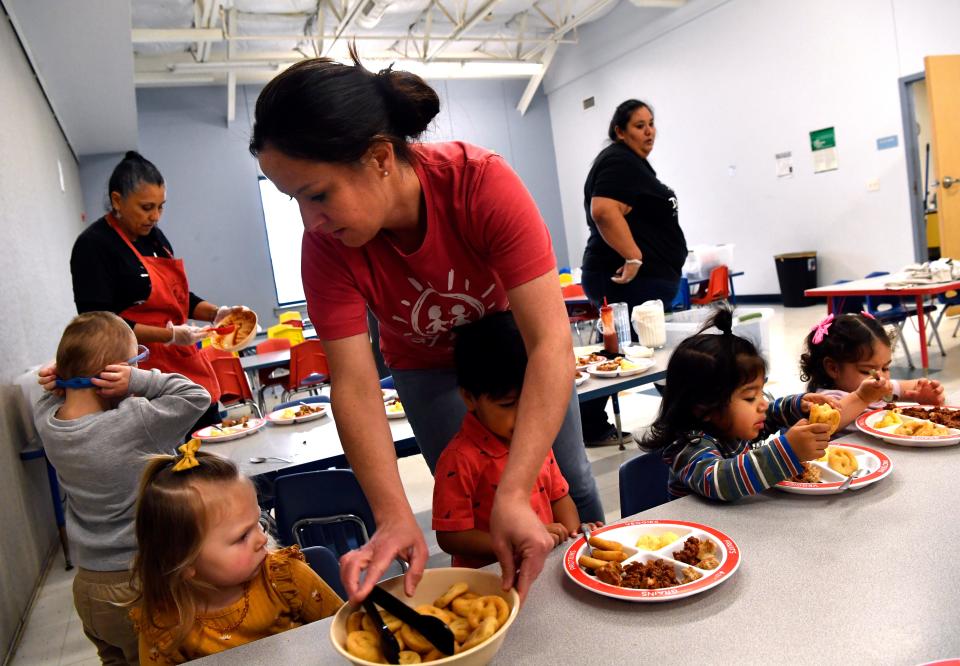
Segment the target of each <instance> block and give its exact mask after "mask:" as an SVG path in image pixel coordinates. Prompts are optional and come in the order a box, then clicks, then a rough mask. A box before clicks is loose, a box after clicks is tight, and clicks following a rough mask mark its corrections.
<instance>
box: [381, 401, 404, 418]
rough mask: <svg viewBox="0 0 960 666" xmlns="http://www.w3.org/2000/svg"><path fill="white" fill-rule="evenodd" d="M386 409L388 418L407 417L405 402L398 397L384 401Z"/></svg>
mask: <svg viewBox="0 0 960 666" xmlns="http://www.w3.org/2000/svg"><path fill="white" fill-rule="evenodd" d="M383 407H384V409H386V410H387V418H388V419H405V418H407V414H406V412H404V411H403V404H401V402H400V400H399V399H397V398H392V399H390V400H387V401H386V402H384V403H383Z"/></svg>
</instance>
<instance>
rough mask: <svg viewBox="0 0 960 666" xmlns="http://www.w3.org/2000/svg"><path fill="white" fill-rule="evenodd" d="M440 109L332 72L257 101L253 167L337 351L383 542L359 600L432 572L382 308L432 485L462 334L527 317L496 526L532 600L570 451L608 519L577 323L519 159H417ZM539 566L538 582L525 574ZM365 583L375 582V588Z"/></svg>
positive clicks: (351, 446) (357, 589) (354, 73)
mask: <svg viewBox="0 0 960 666" xmlns="http://www.w3.org/2000/svg"><path fill="white" fill-rule="evenodd" d="M439 109H440V103H439V99H438V97H437V94H436V92H434V90H433V89H432V88H430V87H429V86H428V85H427V84H426V83H425V82H424V81H423V79H421V78H420V77H418V76H415V75H413V74H410V73H408V72H401V71H392V69H387V70H383V71H381V72H379V73H378V74H374V73H372V72H369V71H367V70H366V69H364V68H363V67H362V66H361V65H360V64H359V61H358V59H357V58H356V56H354V65H353V66H347V65H341V64H339V63H336V62H333V61H330V60H327V59H316V60H309V61H304V62H301V63H298V64H296V65H294V66H293V67H291V68H289V69H288V70H286V71H285V72H283V73H282V74H280V75H279V76H277V77H276V78H275V79H274V80H273V81H271V82H270V83H269V84H268V85H267V86H266V87H265V88H264V89H263V92H262V93H261V94H260V97H259V99H258V100H257V106H256V115H255V124H254V128H253V138H252V139H251V142H250V150H251V152H252V153H253V154H254V155H255V156H256V157H258V158H259V161H260V166H261V168H262V169H263V172H264V173H265V174H266V175H267V177H268V178H270V180H272V181H273V183H274V184H275V185H276V186H277V188H278V189H279V190H280V191H281V192H284V193H286V194H288V195H290V196H291V197H292V198H294V199H296V201H297V203H298V204H299V206H300V214H301V216H302V218H303V224H304V229H305V233H304V236H303V254H302V274H303V282H304V292H305V294H306V298H307V307H308V310H309V312H310V319H311V321H312V322H313V324H314V325H315V327H316V329H317V334H318V337H319V338H320V339H321V340H322V341H323V344H324V349H325V350H326V353H327V358H328V363H329V366H330V375H331V379H332V400H333V403H334V405H335V409H336V412H337V427H338V430H339V433H340V439H341V440H342V443H343V447H344V450H345V451H346V453H347V456H348V458H349V460H350V463H351V465H352V467H353V469H354V471H355V472H356V474H357V477H358V479H359V481H360V484H361V485H362V487H363V489H364V492H365V494H366V496H367V498H368V500H369V501H370V504H371V506H372V508H373V512H374V515H375V517H376V520H377V531H376V533H375V534H374V536H373V538H372V539H371V540H370V542H369V543H368V544H367V545H365V546H364V547H362V548H360V549H358V550H356V551H353V552H351V553H349V554H348V555H346V556H345V557H344V558H343V559H342V560H341V567H342V576H343V580H344V584H345V586H346V589H347V592H348V593H349V594H350V597H351V599H352V600H354V601H356V600H359V599H362V598H363V597H364V596H366V594H367V593H368V592H369V590H370V588H371V587H372V586H373V584H374V583H375V582H376V581H377V580H379V578H380V576H381V575H382V574H383V572H384V571H385V570H386V568H387V567H388V566H389V565H390V562H391V561H392V560H393V558H394V557H396V556H398V555H399V556H400V557H403V558H404V559H407V560H408V561H409V562H410V571H409V575H408V576H407V580H406V589H407V592H408V594H412V593H413V590H414V588H415V587H416V584H417V582H418V581H419V579H420V576H421V574H422V572H423V567H424V564H425V562H426V558H427V549H426V544H425V542H424V539H423V534H422V532H421V530H420V528H419V526H418V525H417V523H416V520H415V519H414V516H413V513H412V511H411V509H410V505H409V504H408V502H407V499H406V496H405V494H404V491H403V486H402V485H401V483H400V477H399V472H398V470H397V464H396V454H395V451H394V448H393V440H392V437H391V435H390V429H389V427H388V425H387V419H386V414H385V412H384V410H383V406H382V399H381V395H380V390H379V385H378V383H377V379H378V376H377V370H376V364H375V361H374V356H373V351H372V349H371V346H370V337H369V333H368V330H367V323H366V311H367V308H368V307H369V309H370V310H371V311H372V312H373V313H374V315H375V316H376V318H377V321H378V323H379V328H380V345H381V351H382V352H383V356H384V360H385V362H386V364H387V365H388V366H389V367H390V369H391V372H392V373H393V377H394V381H395V383H396V387H397V391H398V392H399V394H400V399H401V401H402V403H403V405H404V411H405V412H406V414H407V418H408V419H409V421H410V424H411V426H412V428H413V431H414V434H415V435H416V438H417V443H418V445H419V446H420V448H421V450H422V451H423V453H424V457H425V458H426V460H427V462H428V464H429V465H430V467H431V469H433V466H434V464H435V463H436V460H437V458H438V457H439V455H440V452H441V451H442V450H443V447H444V446H446V444H447V442H448V441H449V440H450V438H451V437H453V435H454V434H455V433H456V432H457V431H458V430H459V427H460V424H461V421H462V419H463V416H464V413H465V410H464V407H463V403H462V401H461V400H460V397H459V395H458V393H457V388H456V378H455V374H454V371H453V359H452V338H451V330H452V329H453V327H455V326H456V325H458V324H461V323H465V322H468V321H475V320H477V319H480V318H482V317H483V316H484V314H486V313H487V312H498V311H502V310H506V309H508V308H510V309H512V310H513V312H514V316H515V317H516V320H517V324H518V325H519V327H520V331H521V333H522V334H523V338H524V342H525V344H526V346H527V350H528V356H529V364H528V366H527V371H526V381H525V382H524V387H523V392H522V394H521V399H520V410H519V414H518V418H517V425H516V429H515V431H514V441H513V443H512V445H511V449H510V450H511V455H510V461H509V464H508V466H507V468H506V470H505V471H504V475H503V479H502V482H501V484H500V486H499V488H498V491H497V496H496V499H495V501H494V507H493V511H492V514H491V534H492V536H493V540H494V548H495V551H496V553H497V555H498V559H499V560H500V563H501V565H502V568H503V578H504V581H505V582H506V583H507V584H510V583H512V581H513V579H514V575H515V572H516V571H517V569H518V568H520V576H519V579H518V581H517V587H518V590H519V591H520V593H521V595H523V594H525V592H526V590H527V589H528V587H529V585H530V583H531V582H532V581H533V580H534V579H535V578H536V576H537V575H538V574H539V572H540V569H541V568H542V566H543V561H544V558H545V557H546V554H547V553H548V552H549V551H550V550H551V548H552V546H553V541H552V539H551V537H550V536H549V534H547V532H546V531H545V529H544V528H543V525H542V524H541V523H540V521H539V520H538V519H537V517H536V515H535V514H534V513H533V511H532V509H531V508H530V503H529V501H528V498H529V491H530V488H531V487H532V486H533V483H534V480H535V478H536V476H537V473H538V471H539V469H540V466H541V464H542V462H543V460H544V458H545V457H546V455H547V451H548V449H549V448H550V447H551V444H552V445H553V450H554V455H555V457H556V458H557V461H558V464H559V465H560V468H561V471H562V472H563V474H564V476H565V477H566V478H567V479H568V481H569V482H570V486H571V496H572V497H573V498H574V501H576V502H577V505H578V508H579V510H580V515H581V516H582V517H583V519H584V520H587V521H597V520H603V509H602V507H601V505H600V499H599V495H598V493H597V488H596V483H595V481H594V479H593V477H592V474H591V469H590V465H589V462H588V461H587V458H586V453H585V451H584V448H583V437H582V434H581V431H580V421H579V413H578V410H577V401H576V399H573V400H571V398H573V397H574V395H575V394H574V392H573V390H572V387H573V381H572V380H573V372H574V371H573V364H572V363H571V356H572V349H571V339H570V331H569V325H568V323H567V315H566V308H565V306H564V304H563V299H562V297H561V294H560V290H559V288H558V284H559V281H558V277H557V271H556V262H555V259H554V255H553V249H552V246H551V244H550V237H549V233H548V232H547V229H546V226H545V225H544V223H543V219H542V218H541V217H540V214H539V212H538V211H537V208H536V205H535V204H534V202H533V199H532V198H531V196H530V194H529V193H528V192H527V191H526V189H525V188H524V187H523V184H522V183H521V182H520V179H519V178H518V177H517V175H516V174H515V173H514V172H513V171H512V170H511V169H510V168H509V167H508V166H507V164H506V163H505V162H504V160H503V159H502V158H501V157H500V156H498V155H496V154H494V153H491V152H489V151H486V150H483V149H481V148H477V147H475V146H470V145H467V144H463V143H441V144H411V143H409V142H408V139H413V138H415V137H417V136H419V135H420V134H421V133H422V132H423V131H424V130H425V129H426V128H427V126H428V125H429V123H430V122H431V121H432V119H433V118H434V117H435V116H436V115H437V113H438V111H439ZM521 564H522V567H520V565H521ZM362 570H366V571H367V575H366V578H365V582H364V583H363V584H361V583H360V574H361V571H362Z"/></svg>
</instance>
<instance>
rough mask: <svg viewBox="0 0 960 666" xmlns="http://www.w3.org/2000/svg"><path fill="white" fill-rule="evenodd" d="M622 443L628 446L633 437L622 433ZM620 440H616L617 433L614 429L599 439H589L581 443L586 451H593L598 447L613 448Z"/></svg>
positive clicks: (627, 433)
mask: <svg viewBox="0 0 960 666" xmlns="http://www.w3.org/2000/svg"><path fill="white" fill-rule="evenodd" d="M622 435H623V443H624V444H629V443H630V442H632V441H633V435H631V434H630V433H629V432H624V433H622ZM619 443H620V440H619V439H618V438H617V431H616V429H615V428H611V429H610V430H608V431H607V432H606V434H605V435H604V436H603V437H602V438H600V439H591V440H589V441H585V442H584V443H583V445H584V446H586V447H587V448H588V449H594V448H597V447H599V446H613V445H614V444H619Z"/></svg>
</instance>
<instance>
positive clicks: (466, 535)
mask: <svg viewBox="0 0 960 666" xmlns="http://www.w3.org/2000/svg"><path fill="white" fill-rule="evenodd" d="M454 332H455V337H454V347H453V360H454V366H455V367H456V372H457V385H458V386H459V387H460V395H461V396H462V397H463V401H464V402H465V403H466V405H467V415H466V417H465V418H464V420H463V425H461V426H460V431H459V432H458V433H457V434H456V435H455V436H454V438H453V439H452V440H450V443H449V444H448V445H447V447H446V448H445V449H444V451H443V453H442V454H441V455H440V459H439V461H438V462H437V469H436V473H435V474H434V487H433V529H435V530H436V531H437V543H438V544H439V545H440V548H442V549H443V550H444V552H446V553H449V554H450V555H452V556H453V566H455V567H482V566H486V565H487V564H491V563H493V562H495V561H496V559H497V558H496V556H495V555H494V554H493V548H492V547H491V545H490V544H491V540H490V511H491V509H492V508H493V498H494V495H495V494H496V490H497V484H498V483H499V482H500V477H501V476H502V474H503V470H504V468H505V467H506V466H507V455H508V453H509V451H510V440H511V438H512V437H513V426H514V423H515V421H516V418H517V406H518V402H519V398H520V390H521V388H522V387H523V376H524V373H525V372H526V368H527V352H526V349H525V348H524V345H523V338H521V336H520V331H519V329H518V328H517V325H516V322H515V321H514V319H513V314H512V313H511V312H509V311H506V312H497V313H494V314H491V315H488V316H487V317H484V318H483V319H480V320H479V321H475V322H472V323H470V324H466V325H463V326H458V327H457V328H456V329H454ZM568 491H569V487H568V485H567V482H566V480H565V479H564V478H563V475H562V474H561V473H560V469H559V467H558V466H557V463H556V460H554V458H553V452H552V451H551V452H550V453H548V454H547V458H546V460H544V461H543V466H542V467H541V468H540V473H539V474H538V475H537V481H536V484H535V485H534V488H533V491H532V492H531V494H530V505H531V506H532V507H533V510H534V511H535V512H536V514H537V516H538V517H539V518H540V520H541V521H542V522H543V524H544V526H545V527H546V529H547V531H548V532H549V533H550V534H551V535H552V536H553V540H554V545H559V544H560V543H562V542H563V541H565V540H566V539H567V538H569V537H570V536H571V535H573V534H576V533H577V532H579V530H580V516H579V515H578V513H577V507H576V505H575V504H574V503H573V500H572V499H571V498H570V495H569V492H568Z"/></svg>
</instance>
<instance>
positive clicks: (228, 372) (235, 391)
mask: <svg viewBox="0 0 960 666" xmlns="http://www.w3.org/2000/svg"><path fill="white" fill-rule="evenodd" d="M210 365H212V366H213V372H214V374H215V375H216V376H217V381H218V382H219V383H220V404H221V405H223V406H224V407H226V408H228V409H229V408H233V407H238V406H240V405H246V404H249V405H250V406H251V407H252V408H253V409H254V410H256V412H257V416H261V417H262V416H263V413H262V412H261V411H260V406H259V405H258V404H257V402H256V400H254V399H253V392H252V391H250V384H249V383H247V375H246V374H244V372H243V367H242V366H241V365H240V359H239V358H237V357H236V356H233V355H231V354H227V355H226V356H220V357H216V358H213V359H211V360H210Z"/></svg>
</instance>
